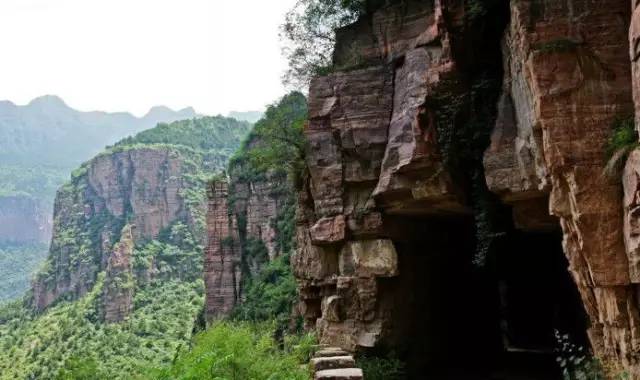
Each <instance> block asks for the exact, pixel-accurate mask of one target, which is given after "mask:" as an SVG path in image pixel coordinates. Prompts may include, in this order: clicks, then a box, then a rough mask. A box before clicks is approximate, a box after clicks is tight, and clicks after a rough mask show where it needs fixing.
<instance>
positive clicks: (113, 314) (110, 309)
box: [102, 225, 135, 323]
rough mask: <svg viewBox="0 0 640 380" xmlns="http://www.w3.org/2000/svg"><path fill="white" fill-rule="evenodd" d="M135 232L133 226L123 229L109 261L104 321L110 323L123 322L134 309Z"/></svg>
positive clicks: (104, 290)
mask: <svg viewBox="0 0 640 380" xmlns="http://www.w3.org/2000/svg"><path fill="white" fill-rule="evenodd" d="M133 230H135V227H134V226H131V225H127V226H125V227H124V228H123V229H122V233H121V234H120V241H119V242H118V243H116V245H115V246H114V247H113V251H112V252H111V254H110V255H109V258H108V260H107V270H106V276H105V280H104V288H103V291H102V297H103V305H104V320H105V322H108V323H113V322H121V321H123V320H124V319H125V318H126V317H127V316H128V315H129V313H131V310H132V309H133V292H134V285H135V283H134V281H135V280H134V278H133V271H132V264H131V258H132V256H133V248H134V243H133Z"/></svg>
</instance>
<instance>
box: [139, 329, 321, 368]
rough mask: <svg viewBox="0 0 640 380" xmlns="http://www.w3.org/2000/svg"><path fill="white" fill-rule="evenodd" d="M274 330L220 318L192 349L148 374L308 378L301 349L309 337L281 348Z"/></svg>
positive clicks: (201, 334) (197, 337)
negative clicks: (275, 337) (293, 344)
mask: <svg viewBox="0 0 640 380" xmlns="http://www.w3.org/2000/svg"><path fill="white" fill-rule="evenodd" d="M274 333H275V329H274V326H273V324H268V323H265V324H258V325H252V324H247V323H231V322H219V323H217V324H216V325H213V326H212V327H211V328H210V329H209V330H207V331H205V332H203V333H200V334H198V335H197V336H195V338H194V345H193V348H192V349H191V351H189V352H185V353H182V354H178V355H177V356H176V358H175V359H174V363H173V364H172V365H171V367H169V368H163V369H156V370H152V371H151V376H150V377H147V378H149V379H158V380H169V379H176V380H177V379H185V380H186V379H236V380H244V379H246V380H249V379H270V380H279V379H282V380H296V379H300V380H303V379H304V380H307V379H308V378H309V373H308V371H307V370H306V369H302V368H301V367H300V365H301V364H304V363H303V362H301V361H300V359H301V358H306V356H303V355H301V352H300V351H302V350H305V349H307V347H308V342H309V341H306V340H305V341H303V340H300V342H302V343H305V344H304V345H301V344H298V345H295V346H293V347H291V349H290V350H281V349H280V348H279V347H278V344H277V342H276V340H275V339H274ZM292 342H293V341H292Z"/></svg>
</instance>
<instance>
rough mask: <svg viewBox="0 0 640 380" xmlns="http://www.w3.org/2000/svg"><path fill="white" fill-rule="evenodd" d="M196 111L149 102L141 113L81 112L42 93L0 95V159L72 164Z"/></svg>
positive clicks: (17, 162)
mask: <svg viewBox="0 0 640 380" xmlns="http://www.w3.org/2000/svg"><path fill="white" fill-rule="evenodd" d="M196 116H198V115H197V114H196V112H195V110H194V109H193V108H185V109H182V110H179V111H173V110H171V109H169V108H167V107H164V106H160V107H154V108H152V109H151V110H149V112H148V113H147V114H146V115H144V116H143V117H141V118H138V117H136V116H134V115H132V114H130V113H127V112H117V113H108V112H101V111H94V112H80V111H77V110H74V109H73V108H71V107H69V106H68V105H67V104H66V103H65V102H64V101H63V100H62V99H61V98H59V97H57V96H52V95H47V96H42V97H39V98H36V99H34V100H33V101H31V102H30V103H29V104H27V105H24V106H18V105H15V104H13V103H12V102H10V101H0V163H1V164H3V165H7V164H10V165H16V164H17V165H28V164H44V165H54V166H58V167H60V166H62V167H74V166H76V165H78V164H80V163H81V162H82V161H84V160H87V159H89V158H90V157H92V156H93V155H94V154H96V153H97V152H99V151H100V150H101V149H102V148H104V146H106V145H110V144H113V143H115V142H116V141H118V140H120V139H121V138H123V137H126V136H128V135H132V134H135V133H137V132H140V131H142V130H144V129H149V128H152V127H154V126H155V125H156V124H157V123H159V122H172V121H177V120H183V119H191V118H194V117H196Z"/></svg>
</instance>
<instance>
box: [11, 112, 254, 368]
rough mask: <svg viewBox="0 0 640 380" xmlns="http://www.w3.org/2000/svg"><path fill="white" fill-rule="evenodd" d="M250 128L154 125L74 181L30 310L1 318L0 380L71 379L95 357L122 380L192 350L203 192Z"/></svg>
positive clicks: (62, 202) (64, 196) (215, 122)
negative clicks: (77, 366) (76, 364)
mask: <svg viewBox="0 0 640 380" xmlns="http://www.w3.org/2000/svg"><path fill="white" fill-rule="evenodd" d="M249 129H250V124H249V123H246V122H239V121H237V120H235V119H229V118H223V117H204V118H198V119H191V120H185V121H178V122H174V123H170V124H165V123H161V124H159V125H158V126H157V127H155V128H153V129H150V130H146V131H143V132H141V133H139V134H138V135H136V136H134V137H130V138H126V139H124V140H122V141H120V142H118V143H116V144H114V145H113V146H111V147H109V148H107V149H106V150H103V151H102V152H101V153H100V154H98V155H97V156H95V157H94V158H93V159H91V160H89V161H87V162H85V163H84V164H82V165H81V166H80V167H79V168H77V169H76V170H74V171H73V174H72V177H71V179H70V180H69V181H68V182H67V183H65V184H64V185H63V186H62V187H61V188H60V189H59V191H58V193H57V196H56V200H55V212H54V226H53V238H52V243H51V247H50V249H49V254H48V257H47V259H46V261H45V265H44V267H43V268H42V269H41V270H40V271H39V272H38V274H37V276H36V278H35V280H34V282H33V289H32V292H31V293H30V295H29V296H28V297H26V298H25V305H28V306H25V305H21V304H20V303H19V302H16V303H13V304H11V305H9V306H8V307H7V308H5V309H2V308H0V347H3V349H2V350H0V379H15V378H37V379H52V378H67V377H64V376H62V375H61V371H63V370H69V369H70V367H71V366H72V364H70V363H72V362H73V361H74V360H81V361H82V362H83V363H86V362H90V361H91V360H93V359H94V358H99V360H100V365H99V366H100V368H102V369H104V371H105V373H109V375H110V378H117V379H128V378H132V374H134V373H138V371H140V367H141V366H154V365H160V364H164V363H168V362H170V361H171V359H172V358H173V357H174V355H175V353H176V350H177V349H178V348H179V347H181V346H186V345H187V344H188V340H189V338H190V336H191V334H192V331H193V328H194V323H195V321H196V319H197V318H196V317H197V315H198V313H199V312H200V310H201V309H202V305H203V292H204V285H203V281H202V266H203V260H202V258H203V246H204V244H205V240H206V237H205V233H206V226H205V223H206V210H207V201H206V182H207V179H208V178H209V177H210V176H212V175H213V174H215V173H217V172H221V171H223V170H224V169H225V167H226V165H227V162H228V160H229V158H230V157H231V154H232V153H233V152H234V151H236V150H237V149H238V148H239V147H240V144H241V142H242V141H243V139H244V138H245V136H246V134H247V133H248V131H249ZM168 141H171V142H168ZM0 286H2V285H0ZM7 310H13V312H11V313H14V312H15V313H16V314H11V316H10V317H7V316H6V314H5V316H3V312H5V313H6V311H7ZM34 310H35V311H37V312H38V313H37V314H33V313H32V311H34ZM3 319H4V321H3ZM7 320H9V322H7ZM15 338H17V339H18V340H14V339H15ZM61 341H64V342H65V343H60V342H61ZM22 342H25V343H26V342H31V343H28V344H27V345H23V344H22ZM4 348H7V349H6V350H5V349H4ZM34 350H35V351H34ZM36 351H38V353H37V354H35V352H36ZM61 376H62V377H61ZM92 376H94V375H92ZM95 376H96V377H91V378H103V377H101V376H98V375H95Z"/></svg>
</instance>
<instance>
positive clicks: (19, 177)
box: [0, 165, 69, 206]
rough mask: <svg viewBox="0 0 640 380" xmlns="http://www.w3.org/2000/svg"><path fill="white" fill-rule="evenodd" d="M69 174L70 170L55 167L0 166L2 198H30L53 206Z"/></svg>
mask: <svg viewBox="0 0 640 380" xmlns="http://www.w3.org/2000/svg"><path fill="white" fill-rule="evenodd" d="M68 173H69V171H68V169H66V168H61V167H55V166H46V165H29V166H23V165H0V183H1V184H2V186H0V197H4V196H15V195H22V196H30V197H33V198H36V199H40V200H42V201H43V204H44V205H49V206H51V205H52V204H53V197H54V195H55V193H56V190H57V189H58V187H60V186H61V185H62V184H63V183H64V180H65V177H66V176H67V175H68Z"/></svg>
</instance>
